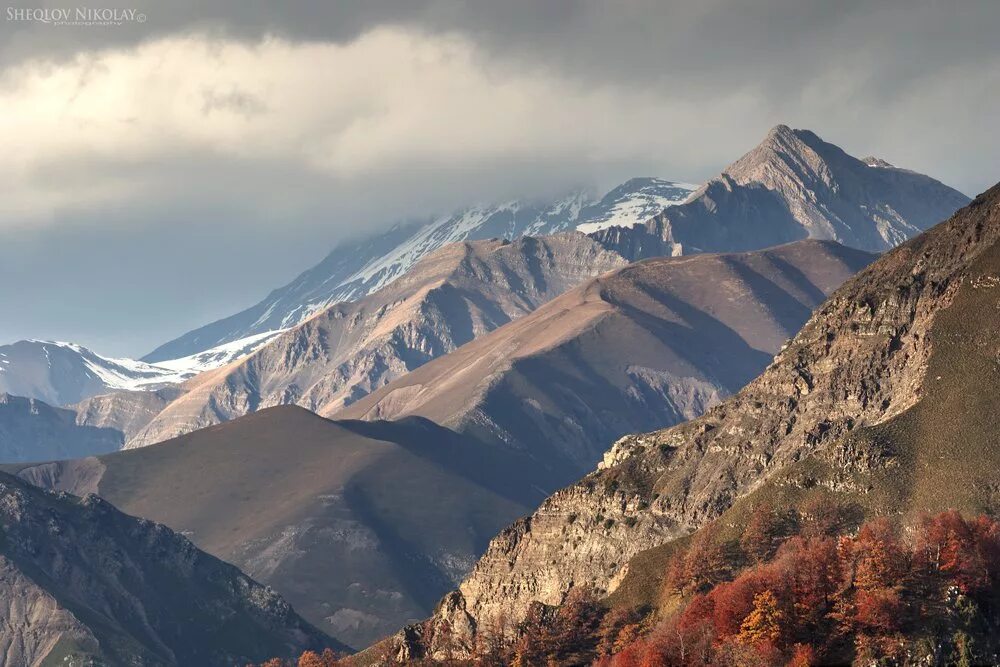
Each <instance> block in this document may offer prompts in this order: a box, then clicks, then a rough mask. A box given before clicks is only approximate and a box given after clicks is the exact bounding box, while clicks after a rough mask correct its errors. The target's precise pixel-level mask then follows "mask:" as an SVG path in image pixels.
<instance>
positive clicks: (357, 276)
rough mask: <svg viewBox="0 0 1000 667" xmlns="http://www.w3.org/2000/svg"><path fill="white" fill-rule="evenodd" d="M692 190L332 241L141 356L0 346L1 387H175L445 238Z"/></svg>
mask: <svg viewBox="0 0 1000 667" xmlns="http://www.w3.org/2000/svg"><path fill="white" fill-rule="evenodd" d="M696 188H697V186H695V185H690V184H685V183H674V182H672V181H666V180H663V179H660V178H633V179H631V180H629V181H627V182H625V183H623V184H621V185H619V186H618V187H616V188H614V189H613V190H611V191H610V192H608V193H607V194H605V195H604V196H603V197H599V196H595V195H594V193H593V192H591V191H589V190H579V191H575V192H572V193H569V194H568V195H565V196H563V197H560V198H558V199H557V200H556V201H552V202H544V203H531V202H527V201H510V202H505V203H502V204H493V205H481V206H473V207H469V208H466V209H463V210H461V211H458V212H456V213H454V214H450V215H446V216H440V217H437V218H434V219H432V220H430V221H428V222H425V223H409V224H400V225H397V226H396V227H394V228H392V229H391V230H389V231H387V232H384V233H382V234H379V235H377V236H374V237H366V238H364V239H362V240H360V241H355V242H349V243H345V244H342V245H340V246H338V247H337V248H336V249H334V251H333V252H331V253H330V255H329V256H327V257H326V259H324V260H323V261H322V262H320V263H319V264H317V265H316V266H314V267H312V268H311V269H309V270H308V271H305V272H304V273H302V274H301V275H300V276H298V277H297V278H296V279H295V280H293V281H292V282H291V283H289V284H288V285H286V286H284V287H282V288H280V289H277V290H274V291H273V292H272V293H271V294H270V295H268V297H267V298H266V299H265V300H264V301H262V302H261V303H259V304H257V305H256V306H253V307H252V308H249V309H247V310H245V311H242V312H240V313H238V314H236V315H233V316H231V317H228V318H226V319H224V320H220V321H218V322H214V323H212V324H209V325H207V326H205V327H202V328H200V329H197V330H195V331H192V332H191V333H188V334H185V335H184V336H181V337H180V338H178V339H176V340H174V341H171V342H169V343H166V344H164V345H162V346H160V347H159V348H157V349H156V350H154V351H153V352H152V353H150V354H149V355H147V356H146V357H144V358H143V360H142V361H138V360H134V359H112V358H107V357H103V356H101V355H99V354H97V353H95V352H92V351H91V350H88V349H87V348H85V347H82V346H80V345H76V344H73V343H64V342H54V341H34V340H33V341H19V342H17V343H14V344H12V345H3V346H0V392H8V393H11V394H14V395H17V396H25V397H29V398H38V399H41V400H43V401H45V402H47V403H49V404H51V405H69V404H72V403H77V402H79V401H81V400H84V399H86V398H89V397H91V396H96V395H99V394H105V393H108V392H114V391H122V390H126V391H128V390H150V389H157V388H159V387H163V386H166V385H169V384H178V383H180V382H183V381H184V380H187V379H189V378H191V377H194V376H195V375H197V374H198V373H202V372H204V371H207V370H211V369H214V368H219V367H222V366H225V365H226V364H228V363H230V362H232V361H234V360H236V359H239V358H242V357H245V356H247V355H248V354H250V353H251V352H253V351H254V350H256V349H258V348H260V347H261V346H263V345H264V344H265V343H267V341H269V340H270V339H272V338H274V337H275V336H276V335H278V334H279V333H281V332H282V331H284V330H286V329H288V328H291V327H293V326H295V325H297V324H300V323H301V322H303V321H305V320H306V319H308V318H309V317H311V316H312V315H315V314H317V313H319V312H321V311H322V310H324V309H325V308H327V307H328V306H330V305H332V304H334V303H339V302H344V301H354V300H357V299H360V298H363V297H364V296H366V295H368V294H371V293H372V292H375V291H377V290H379V289H381V288H382V287H385V286H386V285H388V284H389V283H391V282H392V281H393V280H396V279H397V278H399V277H400V276H402V275H403V274H405V273H406V272H407V271H409V270H410V268H412V267H413V265H414V264H416V263H417V262H418V261H419V260H420V259H422V258H423V257H425V256H426V255H428V254H430V253H432V252H434V251H436V250H438V249H439V248H442V247H443V246H445V245H447V244H449V243H455V242H459V241H464V240H474V239H490V238H502V239H508V240H511V239H515V238H518V237H521V236H525V235H533V236H541V235H547V234H553V233H557V232H561V231H567V230H572V229H575V228H579V229H584V230H587V231H592V230H596V229H601V228H604V227H607V226H610V225H634V224H638V223H640V222H643V221H645V220H647V219H648V218H650V217H652V216H654V215H656V214H658V213H659V212H660V211H662V210H663V209H664V208H665V207H667V206H671V205H674V204H676V203H678V202H680V201H682V200H683V199H684V198H685V197H687V196H688V195H689V194H691V192H692V191H693V190H695V189H696Z"/></svg>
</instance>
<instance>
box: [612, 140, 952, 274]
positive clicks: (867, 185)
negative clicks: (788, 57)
mask: <svg viewBox="0 0 1000 667" xmlns="http://www.w3.org/2000/svg"><path fill="white" fill-rule="evenodd" d="M867 160H868V161H867V162H866V161H862V160H858V159H856V158H854V157H851V156H850V155H848V154H847V153H845V152H844V151H843V150H841V149H840V148H838V147H837V146H835V145H833V144H830V143H827V142H825V141H823V140H822V139H820V138H819V137H818V136H816V135H815V134H814V133H812V132H810V131H809V130H792V129H790V128H788V127H787V126H785V125H778V126H776V127H775V128H774V129H772V130H771V131H770V132H769V133H768V135H767V137H765V138H764V141H762V142H761V143H760V145H758V146H757V147H756V148H754V149H753V150H752V151H750V152H749V153H747V154H746V155H744V156H743V157H741V158H740V159H739V160H737V161H736V162H734V163H733V164H731V165H729V166H728V167H726V169H725V170H724V171H723V172H722V174H721V175H719V176H718V177H717V178H714V179H712V180H710V181H709V182H708V183H706V184H705V185H704V186H702V187H701V188H700V189H699V190H698V191H697V192H695V193H693V194H692V195H691V197H690V198H689V199H688V200H687V201H686V202H684V203H683V204H681V205H679V206H674V207H671V208H668V209H664V210H663V212H662V213H660V214H659V215H658V216H656V217H654V218H652V219H650V220H649V221H648V222H646V223H645V224H643V225H639V226H637V227H634V228H627V229H619V228H609V229H605V230H602V231H598V232H595V233H594V234H593V235H592V236H593V237H594V238H595V239H597V240H598V241H599V242H601V243H602V244H604V245H605V247H607V248H609V249H613V250H616V251H618V252H620V253H622V254H623V255H624V256H626V257H628V258H630V259H633V260H635V259H641V258H644V257H660V256H669V255H672V254H674V255H676V254H681V253H683V254H691V253H694V252H734V251H741V250H755V249H758V248H765V247H768V246H773V245H778V244H781V243H788V242H790V241H796V240H799V239H804V238H815V239H828V240H833V241H837V242H839V243H842V244H844V245H847V246H850V247H852V248H859V249H862V250H868V251H872V252H881V251H884V250H888V249H890V248H892V247H894V246H896V245H898V244H899V243H901V242H903V241H905V240H906V239H908V238H910V237H911V236H914V235H915V234H918V233H920V232H921V231H923V230H925V229H927V228H929V227H930V226H931V225H933V224H935V223H937V222H939V221H940V220H943V219H944V218H946V217H947V216H949V215H951V214H952V213H953V212H954V211H955V210H957V209H958V208H959V207H961V206H964V205H966V204H967V203H968V202H969V198H968V197H966V196H965V195H963V194H962V193H960V192H958V191H956V190H954V189H952V188H949V187H948V186H946V185H944V184H942V183H940V182H938V181H936V180H934V179H932V178H930V177H928V176H924V175H922V174H917V173H915V172H912V171H907V170H905V169H897V168H895V167H892V166H891V165H888V163H886V162H884V161H876V160H874V159H872V158H867Z"/></svg>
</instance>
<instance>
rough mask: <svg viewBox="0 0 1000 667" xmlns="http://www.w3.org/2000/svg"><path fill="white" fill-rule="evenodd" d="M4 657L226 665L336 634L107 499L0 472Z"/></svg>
mask: <svg viewBox="0 0 1000 667" xmlns="http://www.w3.org/2000/svg"><path fill="white" fill-rule="evenodd" d="M0 534H2V536H3V540H2V542H0V597H2V599H3V600H4V604H3V605H0V624H2V626H3V628H4V631H3V632H2V633H0V662H3V664H6V665H39V664H90V663H89V662H85V661H87V660H88V659H95V660H97V661H98V664H112V665H126V664H142V665H195V664H197V665H206V666H207V665H233V664H243V663H245V662H246V661H248V660H255V661H256V660H263V659H265V658H267V657H268V656H271V655H285V656H291V655H294V654H297V653H298V652H301V651H302V650H303V649H306V648H317V647H322V646H324V645H335V644H334V642H332V641H331V640H329V639H328V638H325V637H324V636H323V635H322V634H321V633H319V632H318V631H316V630H315V628H313V627H311V626H310V625H308V624H307V623H305V622H304V621H303V620H302V619H301V618H299V617H298V616H297V615H296V614H295V612H294V611H292V609H291V608H290V607H289V606H288V604H287V603H286V602H285V601H284V600H282V599H281V598H280V597H278V596H277V595H276V594H274V593H273V592H272V591H270V590H269V589H267V588H264V587H263V586H261V585H260V584H258V583H256V582H255V581H253V580H251V579H249V578H247V577H246V576H245V575H243V574H242V573H241V572H240V571H239V570H237V569H236V568H234V567H232V566H231V565H227V564H225V563H223V562H221V561H219V560H217V559H215V558H212V557H211V556H208V555H207V554H205V553H202V552H201V551H198V550H197V549H196V548H194V546H192V545H191V543H190V542H188V541H187V540H186V539H184V538H183V537H180V536H179V535H176V534H175V533H173V532H172V531H170V530H169V529H167V528H165V527H164V526H162V525H158V524H155V523H152V522H149V521H141V520H138V519H135V518H133V517H130V516H126V515H124V514H122V513H121V512H119V511H117V510H116V509H114V508H113V507H111V506H110V505H109V504H108V503H107V502H105V501H103V500H101V499H100V498H97V497H96V496H90V497H88V498H84V499H79V498H75V497H72V496H68V495H65V494H59V495H53V494H50V493H47V492H45V491H42V490H41V489H37V488H35V487H33V486H31V485H29V484H28V483H26V482H24V481H22V480H19V479H17V478H14V477H11V476H9V475H7V474H4V473H0Z"/></svg>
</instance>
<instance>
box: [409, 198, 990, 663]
mask: <svg viewBox="0 0 1000 667" xmlns="http://www.w3.org/2000/svg"><path fill="white" fill-rule="evenodd" d="M998 240H1000V186H996V187H994V188H993V189H991V190H990V191H988V192H987V193H984V194H983V195H980V196H979V197H978V198H977V199H976V200H975V201H974V202H973V203H972V204H971V205H970V206H968V207H966V208H964V209H962V210H961V211H959V212H958V213H956V214H955V215H954V216H953V217H952V218H950V219H949V220H948V221H946V222H944V223H942V224H940V225H938V226H937V227H935V228H934V229H933V230H931V231H929V232H927V233H926V234H923V235H921V236H920V237H918V238H916V239H913V240H911V241H910V242H908V243H906V244H904V245H902V246H900V247H899V248H897V249H895V250H893V251H891V252H889V253H887V254H886V255H885V256H883V257H882V258H881V259H879V260H878V261H876V262H875V263H874V264H872V265H871V266H869V267H868V268H867V269H866V270H864V271H862V272H861V273H859V274H858V275H857V276H855V277H854V278H853V279H851V280H850V281H848V282H847V284H845V285H844V286H843V287H842V288H841V289H840V290H838V291H837V292H835V293H834V294H833V296H832V297H831V298H830V299H828V300H827V301H826V302H825V303H824V305H823V306H822V307H821V308H820V309H819V310H818V311H817V312H816V313H815V314H814V315H813V317H812V318H811V319H810V320H809V322H808V323H807V324H806V325H805V326H804V327H803V328H802V330H801V331H800V332H799V334H798V335H796V336H795V338H794V339H793V340H792V341H791V342H790V344H789V345H788V346H787V347H786V348H785V349H784V350H783V351H782V352H780V353H779V354H778V356H777V357H776V358H775V361H774V363H773V364H772V365H771V366H770V367H768V369H767V370H766V371H764V373H763V374H761V375H760V377H758V378H757V379H756V380H754V381H753V382H752V383H750V384H749V385H748V386H747V387H746V388H745V389H744V390H743V391H741V392H740V393H739V394H737V395H735V396H733V397H732V398H730V399H729V400H727V401H726V402H724V403H722V404H721V405H719V406H718V407H716V408H714V409H712V410H710V411H709V412H708V413H706V414H705V415H704V416H702V417H701V418H699V419H695V420H693V421H690V422H687V423H684V424H681V425H679V426H676V427H674V428H670V429H666V430H663V431H657V432H653V433H648V434H644V435H636V436H627V437H625V438H623V439H622V440H620V441H619V442H618V443H616V445H615V446H614V447H613V448H612V450H611V451H610V452H609V453H608V454H607V455H606V457H605V462H604V463H603V464H602V466H601V467H600V469H599V470H598V471H596V472H594V473H592V474H591V475H589V476H587V477H586V478H584V479H583V480H582V481H581V482H580V483H578V484H576V485H574V486H571V487H569V488H567V489H565V490H563V491H560V492H558V493H556V494H554V495H553V496H551V497H550V498H549V499H548V500H546V502H545V503H543V505H542V506H541V507H540V508H539V510H538V511H537V512H535V513H534V514H533V515H531V516H530V517H528V518H526V519H523V520H521V521H519V522H517V523H515V524H514V525H513V526H511V527H510V528H508V529H507V530H505V531H504V532H503V533H501V534H500V535H499V536H498V537H497V538H495V539H494V540H493V542H492V543H491V545H490V548H489V549H488V550H487V552H486V554H485V555H484V556H483V558H482V559H480V561H479V563H478V564H477V565H476V567H475V569H474V570H473V573H472V574H471V575H470V576H469V577H468V578H467V579H466V580H465V581H464V582H463V583H462V585H461V586H460V587H459V590H458V591H456V592H455V593H453V594H451V595H449V596H448V597H447V598H446V599H445V601H444V602H443V603H442V605H441V606H440V607H439V610H438V612H437V614H436V615H435V617H434V618H433V619H431V621H430V622H429V623H428V624H427V625H425V626H424V627H422V628H421V629H420V630H421V636H422V637H424V639H423V640H422V641H420V642H416V643H414V642H413V641H409V642H407V641H405V640H404V639H402V636H401V638H398V639H397V649H400V650H402V651H403V652H404V653H406V652H407V651H423V650H428V651H430V653H431V654H437V655H439V656H440V655H444V653H445V652H446V650H447V651H450V652H451V653H452V654H455V653H456V652H457V653H458V654H462V653H463V652H466V651H468V650H469V647H470V646H471V645H472V642H473V641H474V640H475V634H476V632H477V631H478V630H479V629H483V628H497V627H509V626H510V625H511V624H515V623H517V622H518V621H520V620H521V619H523V618H524V615H525V613H526V610H527V609H528V606H529V605H530V604H531V603H532V602H533V601H541V602H543V603H546V604H558V603H560V602H561V601H562V599H563V597H564V596H565V594H566V592H567V591H568V590H569V589H570V588H572V587H573V586H574V585H579V584H582V583H586V584H588V585H591V586H593V587H594V588H595V589H596V591H597V592H598V594H601V593H608V592H612V591H613V590H615V588H616V586H617V585H618V584H619V583H620V582H621V580H622V578H623V577H624V576H625V575H626V574H627V566H626V563H627V562H628V560H629V559H630V558H631V557H632V556H634V555H635V554H636V553H638V552H640V551H643V550H645V549H648V548H650V547H653V546H655V545H658V544H662V543H665V542H667V541H669V540H671V539H673V538H676V537H678V536H681V535H684V534H686V533H688V532H690V531H692V530H694V529H696V528H697V527H698V526H700V525H702V524H703V523H705V522H706V521H708V520H710V519H712V518H714V517H716V516H718V515H719V514H720V513H721V512H723V511H724V510H725V509H726V508H728V507H729V506H730V505H731V504H732V503H733V502H734V501H735V500H737V499H738V498H740V497H742V496H744V495H746V494H747V493H749V492H752V491H753V490H754V489H756V488H758V487H759V486H760V485H761V484H763V483H764V482H766V481H767V480H768V479H769V478H770V477H771V476H772V475H773V474H774V473H775V472H776V471H779V470H781V469H782V468H784V467H786V466H787V465H789V464H792V463H794V462H796V461H798V460H800V459H802V458H803V457H804V456H807V455H808V454H809V453H811V452H813V451H815V450H816V449H817V448H819V447H821V446H823V445H825V444H827V443H830V442H832V441H833V440H835V439H837V438H840V437H842V436H844V435H846V434H849V433H851V432H853V431H855V430H857V429H858V428H859V427H866V426H872V425H877V424H880V423H883V422H886V421H887V420H890V419H892V418H894V417H897V416H899V415H901V414H902V413H903V412H904V411H906V410H907V409H908V408H910V407H912V406H914V405H915V404H916V403H917V402H918V400H919V399H920V398H921V396H922V395H923V393H924V391H925V384H926V382H927V377H926V376H927V374H926V370H927V364H928V359H929V357H930V353H931V351H932V349H933V345H934V338H933V337H932V336H931V335H929V334H930V331H931V328H932V325H933V324H934V322H935V320H936V318H937V317H938V315H939V314H940V313H941V312H942V311H943V310H945V309H947V308H948V307H949V305H950V304H951V302H952V299H953V298H954V296H955V294H956V292H957V290H958V288H959V287H960V285H962V283H963V281H965V280H966V278H967V277H968V276H967V272H968V270H969V267H970V266H971V265H972V264H973V263H974V262H975V261H976V260H977V258H979V257H980V256H981V255H982V254H983V253H984V252H986V251H988V250H990V249H991V248H992V247H993V246H994V245H995V244H996V243H997V242H998ZM980 278H982V277H981V276H977V278H976V279H977V280H979V279H980ZM446 624H447V627H448V628H449V631H448V632H441V629H442V628H443V627H445V625H446ZM415 634H416V633H414V632H411V633H410V636H411V637H412V636H414V635H415ZM446 637H447V639H445V638H446Z"/></svg>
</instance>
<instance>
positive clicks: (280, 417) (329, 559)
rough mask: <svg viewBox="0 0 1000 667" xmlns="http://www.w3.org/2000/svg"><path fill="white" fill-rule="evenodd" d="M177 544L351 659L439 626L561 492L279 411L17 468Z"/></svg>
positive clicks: (377, 431) (489, 462)
mask: <svg viewBox="0 0 1000 667" xmlns="http://www.w3.org/2000/svg"><path fill="white" fill-rule="evenodd" d="M10 469H11V470H19V471H20V472H19V474H20V475H21V477H23V478H25V479H28V480H30V481H32V482H34V483H37V484H39V485H42V486H46V487H48V488H54V489H59V490H66V491H71V492H76V493H85V492H94V493H99V494H100V495H101V496H102V497H104V498H106V499H108V500H109V501H111V502H113V503H114V504H115V505H116V506H118V507H121V508H122V509H124V510H125V511H127V512H129V513H132V514H135V515H138V516H143V517H147V518H151V519H153V520H156V521H160V522H163V523H165V524H166V525H169V526H171V527H172V528H174V529H175V530H178V531H182V532H183V533H184V534H185V535H186V536H188V537H189V538H190V539H191V540H193V541H194V542H195V544H197V545H198V546H199V547H200V548H202V549H205V550H206V551H208V552H209V553H212V554H214V555H215V556H218V557H220V558H222V559H224V560H226V561H229V562H232V563H235V564H236V565H238V566H239V567H241V568H242V569H243V570H244V571H246V572H248V573H250V575H251V576H253V577H254V578H256V579H258V580H260V581H263V582H265V583H267V584H269V585H271V586H273V587H274V588H275V589H276V590H277V591H278V592H279V593H280V594H281V595H282V596H283V597H285V598H286V599H288V600H289V601H290V602H291V603H292V604H294V605H295V608H296V610H298V611H299V612H300V613H302V614H303V616H305V617H306V618H307V619H309V620H310V621H312V622H313V623H315V624H316V625H317V626H319V627H321V628H323V629H325V630H327V631H328V632H330V633H331V634H333V635H334V636H336V637H338V638H339V639H341V640H342V641H345V642H347V643H349V644H351V645H354V646H358V647H361V646H365V645H366V644H368V643H370V642H372V641H374V640H375V639H378V638H380V637H382V636H385V635H386V634H388V633H390V632H392V631H393V630H395V629H396V628H398V627H399V626H400V625H402V624H403V623H406V622H408V621H412V620H413V619H416V618H421V617H423V616H426V615H427V614H429V613H430V611H431V610H432V608H433V605H434V603H435V602H436V601H437V599H438V598H439V597H440V596H441V595H442V594H443V593H444V592H445V591H447V590H448V589H449V588H451V587H453V586H455V585H456V583H457V582H458V581H459V580H460V579H461V578H462V577H463V576H465V574H466V573H467V572H468V570H469V568H470V567H471V565H472V563H473V562H474V560H475V558H476V556H478V555H479V554H480V553H482V550H483V549H484V548H485V546H486V543H487V541H488V540H489V539H490V537H492V536H493V535H494V534H495V533H496V531H497V530H499V529H500V528H501V527H502V526H503V525H505V524H506V523H508V522H509V521H511V520H513V519H514V518H515V517H517V516H519V515H522V514H524V513H525V512H527V511H530V509H531V508H532V507H534V506H535V505H537V503H538V502H539V501H540V500H541V498H542V497H543V495H544V494H542V493H541V492H540V491H538V490H537V489H539V488H554V483H553V480H551V479H550V478H547V477H545V476H544V475H543V474H542V473H540V472H538V471H532V470H530V468H529V467H528V466H526V465H525V463H524V461H523V460H521V459H519V458H517V457H515V456H512V455H511V454H510V453H507V452H503V451H501V450H497V449H494V448H490V447H488V446H485V445H484V446H479V447H476V448H474V449H473V448H472V447H470V445H469V444H468V443H467V441H465V440H464V439H462V438H460V437H458V436H457V435H456V434H454V433H451V432H450V431H447V430H446V429H443V428H440V427H438V426H436V425H434V424H432V423H430V422H427V421H425V420H419V419H409V420H404V421H402V422H396V423H367V422H331V421H328V420H326V419H322V418H320V417H318V416H316V415H314V414H312V413H309V412H308V411H306V410H303V409H301V408H297V407H292V406H281V407H277V408H271V409H268V410H262V411H261V412H258V413H255V414H253V415H249V416H247V417H244V418H242V419H238V420H235V421H233V422H229V423H227V424H222V425H219V426H214V427H211V428H208V429H204V430H201V431H196V432H194V433H191V434H189V435H186V436H182V437H180V438H177V439H176V440H171V441H168V442H164V443H161V444H158V445H154V446H151V447H144V448H142V449H138V450H132V451H124V452H117V453H114V454H110V455H107V456H101V457H96V458H94V457H91V458H86V459H79V460H75V461H60V462H56V463H47V464H40V465H32V466H27V467H25V466H19V467H11V468H10Z"/></svg>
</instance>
